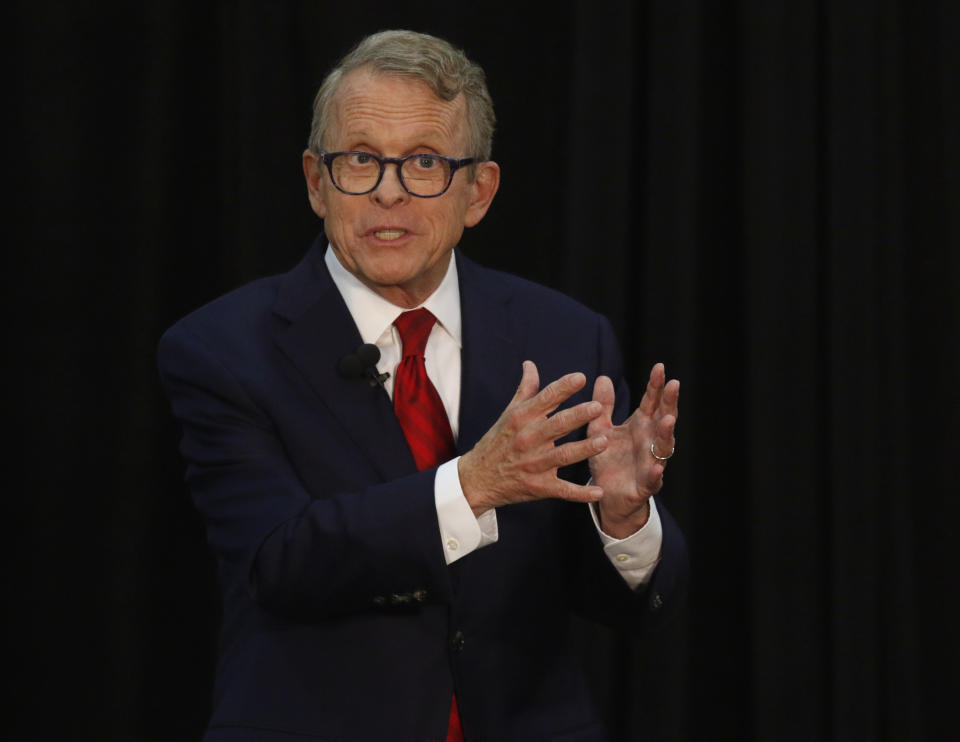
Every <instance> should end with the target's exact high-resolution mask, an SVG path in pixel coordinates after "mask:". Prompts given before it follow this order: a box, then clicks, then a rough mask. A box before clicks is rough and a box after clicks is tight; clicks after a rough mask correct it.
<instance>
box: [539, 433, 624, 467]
mask: <svg viewBox="0 0 960 742" xmlns="http://www.w3.org/2000/svg"><path fill="white" fill-rule="evenodd" d="M607 444H608V441H607V438H606V436H602V435H600V436H597V437H596V438H585V439H584V440H582V441H571V442H570V443H564V444H563V445H561V446H555V447H554V448H553V450H552V451H550V453H549V454H548V455H547V458H546V460H545V462H544V463H545V464H546V466H545V467H544V468H545V469H560V468H562V467H564V466H570V465H571V464H576V463H579V462H581V461H585V460H586V459H589V458H590V457H591V456H596V455H597V454H598V453H602V452H603V451H605V450H606V448H607Z"/></svg>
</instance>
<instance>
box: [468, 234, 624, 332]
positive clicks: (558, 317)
mask: <svg viewBox="0 0 960 742" xmlns="http://www.w3.org/2000/svg"><path fill="white" fill-rule="evenodd" d="M457 269H458V271H459V273H460V285H461V291H463V292H464V293H467V294H468V295H471V296H475V297H476V296H478V297H480V298H481V299H483V300H485V301H488V302H494V303H496V302H501V303H505V304H509V305H512V308H513V309H514V310H518V309H522V312H521V316H523V318H524V319H525V320H526V321H527V322H532V323H539V322H540V321H546V322H549V323H550V324H554V325H556V324H558V323H561V324H562V323H564V322H574V323H576V325H577V326H580V325H583V324H588V325H591V326H596V325H597V323H598V322H599V323H602V324H607V320H606V318H605V317H604V316H603V315H601V314H600V313H598V312H596V311H594V310H593V309H591V308H589V307H587V306H585V305H584V304H582V303H580V302H579V301H577V300H576V299H573V298H571V297H569V296H567V295H566V294H563V293H561V292H560V291H558V290H556V289H553V288H550V287H549V286H544V285H542V284H539V283H535V282H534V281H530V280H528V279H526V278H521V277H520V276H516V275H513V274H512V273H506V272H504V271H499V270H494V269H492V268H487V267H484V266H481V265H480V264H478V263H475V262H474V261H472V260H470V259H469V258H467V257H465V256H464V255H463V254H462V253H460V252H459V251H458V253H457Z"/></svg>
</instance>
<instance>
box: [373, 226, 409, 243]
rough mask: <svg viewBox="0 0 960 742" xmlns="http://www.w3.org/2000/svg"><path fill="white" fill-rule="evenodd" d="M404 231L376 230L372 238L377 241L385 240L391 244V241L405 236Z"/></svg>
mask: <svg viewBox="0 0 960 742" xmlns="http://www.w3.org/2000/svg"><path fill="white" fill-rule="evenodd" d="M406 233H407V232H406V230H404V229H378V230H376V231H375V232H374V233H373V236H374V237H376V238H377V239H378V240H385V241H387V242H391V241H392V240H398V239H400V238H401V237H403V236H404V235H405V234H406Z"/></svg>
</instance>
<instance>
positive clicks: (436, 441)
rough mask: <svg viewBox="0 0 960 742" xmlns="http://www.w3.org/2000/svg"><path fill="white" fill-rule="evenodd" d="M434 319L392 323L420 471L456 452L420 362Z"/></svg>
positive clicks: (399, 388)
mask: <svg viewBox="0 0 960 742" xmlns="http://www.w3.org/2000/svg"><path fill="white" fill-rule="evenodd" d="M436 321H437V318H436V317H434V316H433V315H432V314H430V312H429V311H428V310H426V309H415V310H414V311H412V312H404V313H403V314H401V315H400V316H399V317H397V318H396V320H394V322H393V324H394V325H395V326H396V328H397V330H398V331H399V332H400V342H401V343H402V344H403V358H402V359H401V361H400V365H399V366H397V373H396V377H395V379H394V384H393V411H394V413H396V416H397V419H398V420H399V421H400V427H402V428H403V434H404V436H405V437H406V439H407V445H409V446H410V451H411V453H413V460H414V461H416V462H417V469H418V470H419V471H423V470H424V469H430V468H431V467H434V466H439V465H440V464H442V463H444V462H445V461H449V460H450V459H452V458H453V457H454V456H456V455H457V448H456V446H455V445H454V442H453V433H452V432H451V430H450V421H449V420H448V419H447V411H446V410H445V409H444V408H443V401H442V400H441V399H440V395H439V394H438V393H437V389H436V387H435V386H434V385H433V382H431V381H430V378H429V377H428V376H427V369H426V366H425V365H424V362H423V351H424V348H426V347H427V338H428V337H430V331H431V330H432V329H433V325H434V323H435V322H436ZM447 742H463V729H462V728H461V726H460V713H459V711H458V710H457V697H456V696H454V697H453V699H452V701H451V703H450V723H449V725H448V727H447Z"/></svg>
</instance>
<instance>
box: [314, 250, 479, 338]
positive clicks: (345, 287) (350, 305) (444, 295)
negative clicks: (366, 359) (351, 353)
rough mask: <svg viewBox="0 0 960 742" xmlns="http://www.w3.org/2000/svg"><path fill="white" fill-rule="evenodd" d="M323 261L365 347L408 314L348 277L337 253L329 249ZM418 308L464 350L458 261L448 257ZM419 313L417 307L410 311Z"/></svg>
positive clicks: (350, 275)
mask: <svg viewBox="0 0 960 742" xmlns="http://www.w3.org/2000/svg"><path fill="white" fill-rule="evenodd" d="M323 260H324V262H325V263H326V265H327V270H328V271H330V277H331V278H332V279H333V283H334V284H335V285H336V287H337V290H339V291H340V295H341V296H342V297H343V301H344V302H345V303H346V305H347V309H348V310H349V311H350V315H351V316H352V317H353V321H354V323H355V324H356V325H357V329H358V330H360V337H361V338H362V339H363V342H365V343H376V342H377V340H379V339H380V337H381V336H382V335H383V333H384V332H385V331H386V330H388V329H389V328H390V326H391V325H392V324H393V321H394V320H395V319H396V318H397V317H399V316H400V314H401V313H403V312H405V311H407V310H406V309H404V308H403V307H398V306H397V305H396V304H392V303H391V302H389V301H387V300H386V299H384V298H383V297H382V296H380V295H379V294H377V293H376V292H374V291H373V290H372V289H370V288H369V287H367V286H365V285H364V284H363V283H361V281H360V279H358V278H357V277H356V276H354V275H353V274H352V273H350V272H349V271H348V270H347V269H346V268H344V267H343V266H342V265H341V264H340V260H339V259H338V258H337V255H336V253H335V252H334V251H333V248H331V247H330V246H329V245H327V251H326V252H325V253H324V256H323ZM420 307H424V308H426V309H429V310H430V312H431V314H433V316H434V317H436V318H437V322H438V323H439V324H440V326H441V327H443V329H445V330H446V331H447V332H448V333H449V334H450V337H452V338H453V340H454V341H455V342H456V344H457V347H463V339H462V329H461V322H460V283H459V281H458V280H457V261H456V258H455V256H454V255H451V256H450V263H449V265H448V266H447V272H446V273H445V274H444V276H443V280H442V281H440V285H439V286H437V289H436V291H434V292H433V293H432V294H430V296H428V297H427V299H426V301H424V302H423V303H422V304H421V305H420ZM413 308H414V309H419V307H413Z"/></svg>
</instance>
